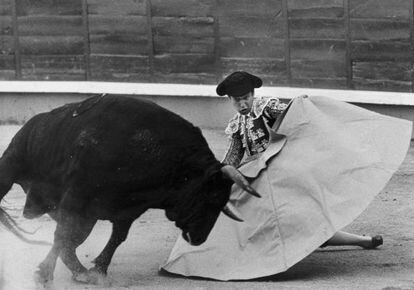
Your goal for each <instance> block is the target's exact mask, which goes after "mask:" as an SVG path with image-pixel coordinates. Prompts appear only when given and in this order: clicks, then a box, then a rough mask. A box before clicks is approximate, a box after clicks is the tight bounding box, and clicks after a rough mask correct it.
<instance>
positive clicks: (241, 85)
mask: <svg viewBox="0 0 414 290" xmlns="http://www.w3.org/2000/svg"><path fill="white" fill-rule="evenodd" d="M262 83H263V82H262V80H261V79H260V78H259V77H257V76H254V75H252V74H249V73H247V72H244V71H236V72H234V73H232V74H230V75H229V76H227V77H226V78H225V79H224V80H223V81H222V82H221V83H219V84H218V86H217V88H216V92H217V94H218V95H219V96H224V95H228V96H232V97H238V96H242V95H245V94H247V93H248V92H251V91H253V89H255V88H260V87H261V86H262Z"/></svg>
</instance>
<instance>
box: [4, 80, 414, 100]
mask: <svg viewBox="0 0 414 290" xmlns="http://www.w3.org/2000/svg"><path fill="white" fill-rule="evenodd" d="M215 89H216V86H215V85H192V84H168V83H124V82H93V81H0V93H47V94H53V93H57V94H59V93H73V94H101V93H107V94H120V95H140V96H181V97H211V98H220V97H219V96H217V95H216V91H215ZM305 94H306V95H310V96H312V95H320V96H328V97H332V98H334V99H337V100H341V101H345V102H350V103H361V104H380V105H400V106H401V105H402V106H414V93H401V92H383V91H359V90H332V89H311V88H292V87H262V88H260V89H257V90H256V95H258V96H275V97H279V98H284V99H291V98H293V97H296V96H299V95H305Z"/></svg>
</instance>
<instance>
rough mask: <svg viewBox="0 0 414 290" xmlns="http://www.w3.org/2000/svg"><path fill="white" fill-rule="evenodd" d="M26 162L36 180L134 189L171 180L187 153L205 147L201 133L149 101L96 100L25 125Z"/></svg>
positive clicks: (98, 98) (41, 116)
mask: <svg viewBox="0 0 414 290" xmlns="http://www.w3.org/2000/svg"><path fill="white" fill-rule="evenodd" d="M26 131H27V132H26V135H27V136H26V137H27V142H26V146H25V149H26V159H27V160H28V164H30V165H31V166H30V167H31V170H32V171H37V172H33V173H34V174H35V175H37V176H39V177H40V178H49V179H51V180H60V181H61V182H65V181H66V180H67V179H70V178H72V179H73V180H76V179H78V180H81V181H79V182H83V183H88V186H91V187H101V188H105V189H108V190H110V189H111V188H118V189H122V190H133V189H134V188H138V187H151V186H154V185H157V184H162V183H163V182H164V181H166V179H168V178H170V177H171V176H173V175H174V172H176V171H177V168H176V167H177V166H180V158H181V156H183V155H184V154H188V152H185V151H186V148H189V147H191V146H193V147H197V146H201V147H202V146H206V142H205V140H204V138H203V137H202V136H201V134H200V131H199V130H198V129H197V128H195V127H194V126H193V125H192V124H191V123H189V122H188V121H186V120H184V119H183V118H181V117H179V116H178V115H176V114H174V113H172V112H170V111H168V110H166V109H164V108H162V107H160V106H158V105H156V104H154V103H152V102H149V101H143V100H137V99H132V98H126V97H117V96H107V97H103V98H101V97H95V98H92V99H88V100H86V101H84V102H82V103H78V104H71V105H67V106H65V107H62V108H58V109H56V110H53V111H51V112H49V113H46V114H42V115H40V116H38V117H35V118H34V119H33V120H31V122H29V123H28V124H27V130H26Z"/></svg>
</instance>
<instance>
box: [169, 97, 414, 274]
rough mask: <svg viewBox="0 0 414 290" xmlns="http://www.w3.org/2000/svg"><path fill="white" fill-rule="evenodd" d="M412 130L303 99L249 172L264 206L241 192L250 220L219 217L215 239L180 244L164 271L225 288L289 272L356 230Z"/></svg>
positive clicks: (235, 197)
mask: <svg viewBox="0 0 414 290" xmlns="http://www.w3.org/2000/svg"><path fill="white" fill-rule="evenodd" d="M411 125H412V124H411V122H409V121H406V120H401V119H397V118H392V117H388V116H384V115H381V114H378V113H374V112H371V111H368V110H365V109H362V108H359V107H357V106H354V105H351V104H347V103H344V102H340V101H335V100H333V99H330V98H327V97H307V98H306V97H299V98H296V99H294V100H293V101H292V102H291V104H290V108H289V109H288V111H287V113H286V115H285V116H284V118H283V120H282V122H281V124H280V127H279V129H278V131H277V132H278V133H280V134H283V135H285V136H286V137H285V138H277V139H276V140H273V141H272V142H271V144H270V145H269V147H268V148H267V150H266V151H265V152H264V153H262V155H260V156H259V158H258V159H255V160H253V161H251V162H249V163H246V164H244V165H243V166H242V167H240V168H239V169H240V171H241V172H242V173H243V174H244V175H246V176H248V177H250V178H253V179H254V181H253V182H252V186H253V187H254V188H255V189H256V190H257V191H258V192H259V193H260V194H261V195H262V198H255V197H252V196H251V195H249V194H247V193H245V192H244V191H243V190H241V189H240V188H238V187H237V186H233V192H232V197H231V202H232V203H233V204H234V205H235V206H236V207H237V208H238V210H239V211H240V213H241V214H242V216H243V218H244V222H235V221H233V220H231V219H229V218H228V217H226V216H225V215H220V216H219V218H218V220H217V222H216V224H215V226H214V228H213V230H212V232H211V233H210V235H209V238H208V239H207V241H206V242H205V243H204V244H202V245H201V246H190V245H189V244H187V243H186V242H185V241H184V240H183V239H182V238H181V237H179V238H178V240H177V242H176V244H175V246H174V248H173V249H172V252H171V254H170V257H169V259H168V261H167V262H166V264H165V265H164V266H163V267H162V268H163V269H164V270H166V271H168V272H171V273H176V274H180V275H184V276H198V277H206V278H213V279H218V280H233V279H252V278H257V277H263V276H269V275H273V274H277V273H279V272H283V271H285V270H287V269H288V268H289V267H291V266H292V265H294V264H296V263H297V262H299V261H300V260H302V259H303V258H304V257H306V256H307V255H309V254H310V253H312V252H313V251H314V250H315V249H317V248H318V247H319V246H320V245H321V244H322V243H324V242H325V241H327V240H328V239H329V238H331V237H332V236H333V235H334V233H335V232H337V231H338V230H341V229H342V228H343V227H344V226H346V225H348V224H349V223H351V222H352V221H353V220H354V219H355V218H356V217H357V216H358V215H359V214H361V213H362V211H363V210H364V209H366V208H367V206H368V204H369V203H370V202H371V201H372V200H373V198H374V197H375V195H377V194H378V193H379V192H380V191H381V190H382V188H383V187H384V186H385V185H386V183H387V182H388V181H389V179H390V178H391V176H392V174H393V173H394V172H395V171H396V170H397V169H398V167H399V166H400V164H401V163H402V161H403V160H404V157H405V155H406V152H407V150H408V147H409V142H410V139H411Z"/></svg>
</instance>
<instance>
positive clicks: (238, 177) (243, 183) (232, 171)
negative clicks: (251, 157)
mask: <svg viewBox="0 0 414 290" xmlns="http://www.w3.org/2000/svg"><path fill="white" fill-rule="evenodd" d="M221 171H222V172H223V173H224V174H225V175H226V176H227V177H229V178H230V179H231V180H233V181H234V182H235V183H236V184H237V185H238V186H240V187H241V188H243V189H244V190H245V191H247V192H248V193H250V194H251V195H254V196H256V197H261V196H260V194H259V193H258V192H257V191H256V190H254V189H253V187H251V186H250V184H249V182H248V181H247V179H246V178H245V177H244V176H243V174H241V173H240V171H238V170H237V169H236V168H235V167H233V166H231V165H225V166H223V167H222V168H221Z"/></svg>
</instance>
